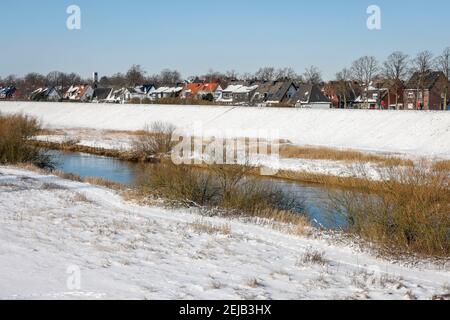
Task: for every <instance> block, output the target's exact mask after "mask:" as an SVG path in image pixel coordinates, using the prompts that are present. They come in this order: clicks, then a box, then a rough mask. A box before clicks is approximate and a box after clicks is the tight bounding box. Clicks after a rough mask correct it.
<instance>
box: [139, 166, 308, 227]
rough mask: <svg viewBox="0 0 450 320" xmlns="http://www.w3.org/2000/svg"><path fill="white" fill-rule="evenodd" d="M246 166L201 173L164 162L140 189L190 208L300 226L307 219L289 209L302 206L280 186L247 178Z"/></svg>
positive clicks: (142, 180)
mask: <svg viewBox="0 0 450 320" xmlns="http://www.w3.org/2000/svg"><path fill="white" fill-rule="evenodd" d="M246 170H249V169H248V168H247V167H245V166H216V167H214V168H213V169H212V170H200V169H197V168H193V167H190V166H185V165H180V166H177V165H174V164H172V163H169V162H167V163H163V164H160V165H154V166H148V167H147V169H146V171H145V174H143V175H141V177H140V178H139V181H138V186H139V187H140V188H141V189H142V190H143V191H144V193H147V194H153V195H155V196H158V197H162V198H164V199H168V200H172V201H177V202H182V203H183V204H185V205H187V206H205V207H214V208H221V209H226V210H227V212H230V213H231V214H232V215H244V216H251V217H262V218H268V219H274V220H277V221H282V222H288V223H296V222H299V223H300V221H301V223H302V224H303V225H304V221H305V218H304V216H301V215H296V214H293V213H292V212H289V211H288V210H289V209H290V208H292V207H293V206H294V204H295V205H296V207H300V206H301V205H302V204H301V203H298V201H296V200H294V199H290V198H287V196H286V195H285V194H284V193H283V192H282V190H280V189H279V188H277V187H274V186H272V185H269V184H262V183H260V182H258V181H256V180H253V179H248V178H246Z"/></svg>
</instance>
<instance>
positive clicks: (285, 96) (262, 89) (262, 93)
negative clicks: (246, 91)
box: [251, 81, 297, 106]
mask: <svg viewBox="0 0 450 320" xmlns="http://www.w3.org/2000/svg"><path fill="white" fill-rule="evenodd" d="M296 93H297V86H296V85H295V84H294V83H293V82H289V81H268V82H264V83H262V84H260V85H259V86H258V88H257V89H256V91H255V94H254V95H253V97H252V99H251V102H252V104H254V105H259V106H266V105H277V104H284V103H287V102H288V101H289V100H290V99H292V98H293V97H294V96H295V94H296Z"/></svg>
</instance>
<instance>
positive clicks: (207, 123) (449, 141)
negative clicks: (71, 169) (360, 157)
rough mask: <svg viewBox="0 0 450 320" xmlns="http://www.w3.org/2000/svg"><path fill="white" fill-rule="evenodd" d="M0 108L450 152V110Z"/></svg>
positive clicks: (61, 117)
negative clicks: (262, 132)
mask: <svg viewBox="0 0 450 320" xmlns="http://www.w3.org/2000/svg"><path fill="white" fill-rule="evenodd" d="M0 112H3V113H17V112H22V113H25V114H28V115H31V116H34V117H37V118H38V119H40V120H42V122H43V124H44V126H45V127H46V128H50V129H52V128H53V129H54V128H58V129H69V128H93V129H100V130H124V131H130V130H141V129H143V128H144V126H145V125H146V124H150V123H152V122H155V121H163V122H170V123H172V124H174V125H175V126H177V127H178V128H180V129H182V130H184V131H186V132H188V133H192V130H193V125H194V124H201V125H202V127H203V129H204V130H218V131H219V132H223V133H224V134H225V132H226V131H227V134H230V132H231V135H233V136H243V135H245V136H248V134H246V132H258V131H260V130H277V131H278V132H279V136H280V138H281V139H286V140H289V141H291V142H292V143H294V144H297V145H314V146H327V147H334V148H350V149H358V150H364V151H374V152H383V153H400V154H406V155H413V156H425V157H439V158H450V112H422V111H404V112H399V111H369V110H306V109H284V108H283V109H281V108H251V107H213V106H211V107H208V106H169V105H111V104H69V103H31V102H2V103H0Z"/></svg>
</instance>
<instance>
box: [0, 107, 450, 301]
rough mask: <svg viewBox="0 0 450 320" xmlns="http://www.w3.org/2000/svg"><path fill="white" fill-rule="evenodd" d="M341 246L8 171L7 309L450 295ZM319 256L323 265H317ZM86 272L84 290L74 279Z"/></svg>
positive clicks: (4, 226) (3, 265)
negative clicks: (25, 304) (60, 302)
mask: <svg viewBox="0 0 450 320" xmlns="http://www.w3.org/2000/svg"><path fill="white" fill-rule="evenodd" d="M93 108H95V106H93ZM202 225H209V226H215V227H218V229H217V230H219V231H218V232H206V231H205V230H202V228H199V226H202ZM333 239H334V238H333V237H330V236H325V235H323V236H319V237H313V238H307V237H300V236H294V235H288V234H287V233H282V232H280V231H275V230H273V229H271V228H269V227H263V226H258V225H255V224H250V223H244V222H239V221H236V220H226V219H222V218H200V216H198V215H197V214H195V213H193V212H188V211H182V210H167V209H162V208H158V207H141V206H138V205H136V204H132V203H128V202H125V201H124V200H123V199H122V198H121V197H120V196H119V195H118V194H117V193H116V192H115V191H111V190H108V189H104V188H100V187H96V186H92V185H87V184H83V183H77V182H72V181H67V180H63V179H61V178H58V177H54V176H45V175H40V174H37V173H33V172H30V171H25V170H22V169H15V168H11V167H0V299H42V298H44V299H72V298H75V299H112V298H124V299H161V298H162V299H414V298H418V299H431V298H432V297H433V296H434V295H443V294H448V293H449V291H450V273H449V271H450V270H449V268H448V266H447V267H446V268H445V267H442V266H441V267H439V266H435V265H431V264H430V265H428V264H426V265H425V264H424V263H423V264H420V265H415V266H410V265H408V266H406V265H405V266H403V265H400V264H395V263H392V262H388V261H384V260H381V259H379V258H375V257H374V256H371V255H369V254H366V253H361V252H359V251H358V250H357V249H356V246H349V245H344V244H336V243H337V242H336V241H335V240H333ZM314 250H318V251H319V252H323V255H322V258H321V261H317V260H316V261H308V259H307V258H308V255H307V253H308V252H309V253H312V252H314ZM77 269H79V270H80V277H79V279H80V280H81V281H80V286H79V287H77V288H75V289H74V288H73V287H71V286H67V282H68V279H70V278H69V277H71V276H72V274H68V273H67V271H73V270H77ZM71 283H72V282H71V281H69V284H71Z"/></svg>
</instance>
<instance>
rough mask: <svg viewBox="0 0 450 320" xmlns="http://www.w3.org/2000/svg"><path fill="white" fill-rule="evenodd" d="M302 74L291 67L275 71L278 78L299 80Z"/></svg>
mask: <svg viewBox="0 0 450 320" xmlns="http://www.w3.org/2000/svg"><path fill="white" fill-rule="evenodd" d="M300 77H301V76H300V75H298V74H297V73H296V72H295V70H294V69H293V68H291V67H287V68H280V69H278V70H276V72H275V78H276V79H277V80H291V81H298V80H299V79H300Z"/></svg>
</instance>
